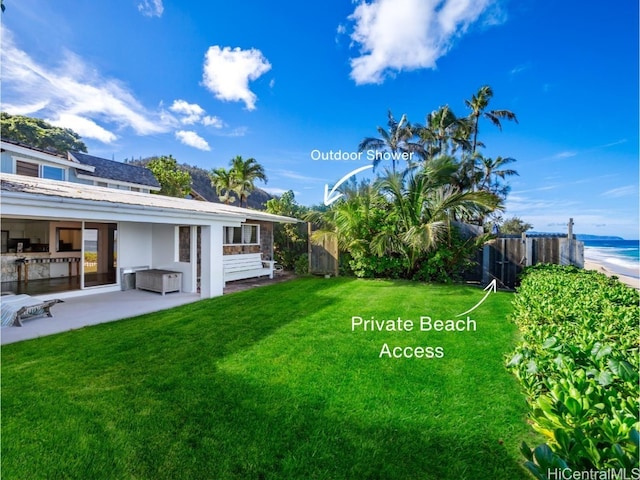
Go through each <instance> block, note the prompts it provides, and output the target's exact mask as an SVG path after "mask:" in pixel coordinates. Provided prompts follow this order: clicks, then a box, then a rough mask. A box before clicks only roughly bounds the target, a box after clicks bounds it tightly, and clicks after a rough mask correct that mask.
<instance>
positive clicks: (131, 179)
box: [69, 152, 160, 189]
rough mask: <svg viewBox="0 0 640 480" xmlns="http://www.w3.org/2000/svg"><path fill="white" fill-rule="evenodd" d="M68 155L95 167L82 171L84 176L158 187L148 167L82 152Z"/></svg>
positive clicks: (158, 184)
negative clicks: (89, 170)
mask: <svg viewBox="0 0 640 480" xmlns="http://www.w3.org/2000/svg"><path fill="white" fill-rule="evenodd" d="M69 156H70V157H71V158H73V159H75V160H77V161H78V162H79V163H81V164H83V165H90V166H92V167H94V168H95V170H94V171H93V172H87V173H83V175H84V176H86V177H94V178H95V179H96V180H97V179H106V180H115V181H118V182H125V183H130V184H136V185H144V186H147V187H150V188H153V189H159V188H160V183H159V182H158V180H157V179H156V177H155V176H154V175H153V173H152V172H151V170H149V169H148V168H145V167H139V166H137V165H130V164H128V163H123V162H116V161H114V160H107V159H106V158H100V157H94V156H93V155H88V154H86V153H82V152H69Z"/></svg>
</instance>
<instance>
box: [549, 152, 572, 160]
mask: <svg viewBox="0 0 640 480" xmlns="http://www.w3.org/2000/svg"><path fill="white" fill-rule="evenodd" d="M576 155H578V152H571V151H565V152H560V153H557V154H555V155H554V156H553V158H555V159H563V158H571V157H575V156H576Z"/></svg>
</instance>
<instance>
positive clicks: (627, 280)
mask: <svg viewBox="0 0 640 480" xmlns="http://www.w3.org/2000/svg"><path fill="white" fill-rule="evenodd" d="M584 269H585V270H596V271H598V272H600V273H604V274H605V275H606V276H608V277H611V276H616V277H618V280H620V281H621V282H622V283H624V284H626V285H629V286H630V287H632V288H635V289H636V290H640V279H638V278H633V277H629V276H626V275H620V274H619V273H615V272H612V271H611V270H607V269H606V268H605V267H604V266H603V265H602V264H601V263H598V262H595V261H593V260H587V259H585V261H584Z"/></svg>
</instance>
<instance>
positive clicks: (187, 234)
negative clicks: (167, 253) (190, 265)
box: [178, 227, 191, 262]
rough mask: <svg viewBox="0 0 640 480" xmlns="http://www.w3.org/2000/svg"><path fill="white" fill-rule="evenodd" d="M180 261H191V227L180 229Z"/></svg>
mask: <svg viewBox="0 0 640 480" xmlns="http://www.w3.org/2000/svg"><path fill="white" fill-rule="evenodd" d="M178 261H179V262H190V261H191V227H178Z"/></svg>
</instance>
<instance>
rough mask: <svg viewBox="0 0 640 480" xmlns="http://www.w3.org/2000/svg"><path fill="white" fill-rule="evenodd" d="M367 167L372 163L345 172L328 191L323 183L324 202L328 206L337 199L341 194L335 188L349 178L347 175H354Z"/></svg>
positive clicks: (370, 166)
mask: <svg viewBox="0 0 640 480" xmlns="http://www.w3.org/2000/svg"><path fill="white" fill-rule="evenodd" d="M369 168H373V165H365V166H364V167H360V168H356V169H355V170H354V171H353V172H349V173H347V174H346V175H345V176H344V177H342V178H341V179H340V180H338V183H336V184H335V185H334V186H333V188H332V189H331V191H329V185H327V184H325V185H324V204H325V205H326V206H327V207H328V206H329V205H331V204H332V203H333V202H335V201H336V200H338V199H339V198H340V197H341V196H342V193H336V189H337V188H338V187H339V186H340V185H342V184H343V183H344V182H346V181H347V180H348V179H349V177H352V176H354V175H356V174H358V173H360V172H364V171H365V170H367V169H369Z"/></svg>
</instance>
